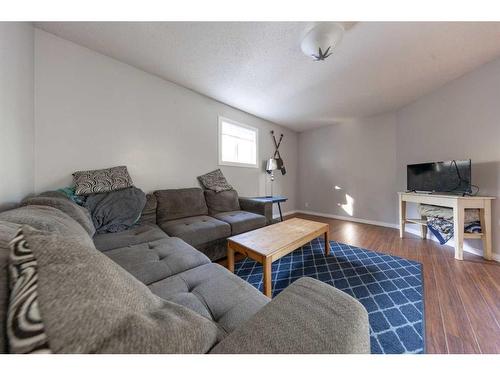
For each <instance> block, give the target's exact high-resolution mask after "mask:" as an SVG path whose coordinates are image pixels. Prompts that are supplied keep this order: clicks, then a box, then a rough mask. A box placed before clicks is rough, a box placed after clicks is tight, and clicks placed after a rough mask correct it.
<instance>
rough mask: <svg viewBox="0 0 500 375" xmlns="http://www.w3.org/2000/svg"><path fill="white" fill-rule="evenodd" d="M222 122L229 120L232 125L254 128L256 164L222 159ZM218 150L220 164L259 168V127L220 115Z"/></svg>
mask: <svg viewBox="0 0 500 375" xmlns="http://www.w3.org/2000/svg"><path fill="white" fill-rule="evenodd" d="M222 122H227V123H229V124H231V125H236V126H241V127H242V128H245V129H248V130H252V131H254V132H255V164H248V163H238V162H229V161H223V160H222ZM218 139H219V142H218V152H219V165H227V166H231V167H245V168H259V129H257V128H254V127H253V126H250V125H246V124H242V123H241V122H238V121H234V120H231V119H229V118H227V117H223V116H219V126H218Z"/></svg>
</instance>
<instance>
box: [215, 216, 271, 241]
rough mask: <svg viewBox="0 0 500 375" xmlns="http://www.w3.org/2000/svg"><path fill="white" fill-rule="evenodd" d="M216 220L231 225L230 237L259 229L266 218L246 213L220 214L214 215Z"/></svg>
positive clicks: (263, 224) (264, 223)
mask: <svg viewBox="0 0 500 375" xmlns="http://www.w3.org/2000/svg"><path fill="white" fill-rule="evenodd" d="M214 217H215V218H216V219H219V220H222V221H225V222H226V223H228V224H229V225H231V235H233V236H234V235H236V234H240V233H244V232H249V231H251V230H254V229H257V228H261V227H263V226H265V225H266V217H265V216H262V215H258V214H254V213H252V212H247V211H231V212H222V213H219V214H216V215H214Z"/></svg>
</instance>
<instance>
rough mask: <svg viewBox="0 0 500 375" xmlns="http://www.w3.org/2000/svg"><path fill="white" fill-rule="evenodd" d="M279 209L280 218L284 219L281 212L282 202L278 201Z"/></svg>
mask: <svg viewBox="0 0 500 375" xmlns="http://www.w3.org/2000/svg"><path fill="white" fill-rule="evenodd" d="M278 210H280V220H281V221H283V214H282V213H281V204H280V202H278Z"/></svg>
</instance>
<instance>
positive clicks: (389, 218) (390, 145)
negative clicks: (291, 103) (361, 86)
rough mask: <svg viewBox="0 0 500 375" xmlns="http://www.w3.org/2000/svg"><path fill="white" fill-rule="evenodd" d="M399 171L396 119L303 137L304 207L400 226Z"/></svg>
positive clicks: (356, 123)
mask: <svg viewBox="0 0 500 375" xmlns="http://www.w3.org/2000/svg"><path fill="white" fill-rule="evenodd" d="M395 168H396V117H395V115H394V114H389V115H382V116H375V117H372V118H366V119H359V120H353V121H348V122H345V123H342V124H338V125H334V126H328V127H324V128H319V129H316V130H311V131H306V132H303V133H301V134H300V135H299V171H300V172H299V181H300V183H299V204H298V207H299V209H300V210H306V211H314V212H320V213H326V214H329V215H338V216H346V217H351V218H358V219H364V220H371V221H373V220H375V221H380V222H385V223H389V224H395V223H396V217H397V216H396V215H395V213H396V211H397V206H398V205H397V200H396V194H395V192H394V185H395V175H394V170H395ZM335 186H338V187H340V189H335ZM351 198H352V205H350V200H351ZM350 206H352V211H351V207H350Z"/></svg>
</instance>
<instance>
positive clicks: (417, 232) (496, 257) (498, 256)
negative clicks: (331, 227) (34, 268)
mask: <svg viewBox="0 0 500 375" xmlns="http://www.w3.org/2000/svg"><path fill="white" fill-rule="evenodd" d="M291 213H302V214H306V215H314V216H321V217H327V218H329V219H337V220H345V221H353V222H355V223H362V224H370V225H377V226H380V227H386V228H394V229H399V225H398V224H393V223H386V222H383V221H377V220H367V219H360V218H357V217H351V216H343V215H333V214H327V213H324V212H317V211H306V210H295V211H291ZM278 216H279V215H278ZM408 225H411V224H406V227H405V232H407V233H411V234H415V235H417V236H420V229H414V228H408ZM427 239H428V240H431V241H434V242H438V243H439V240H438V239H437V238H436V237H434V236H433V235H432V234H429V235H428V236H427ZM443 246H451V247H453V246H454V242H453V239H451V240H449V241H448V242H447V243H446V245H443ZM464 252H466V253H471V254H474V255H478V256H481V257H482V256H483V250H482V249H477V248H475V247H472V246H470V245H469V244H467V243H464ZM493 260H495V261H497V262H500V254H496V253H493Z"/></svg>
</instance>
